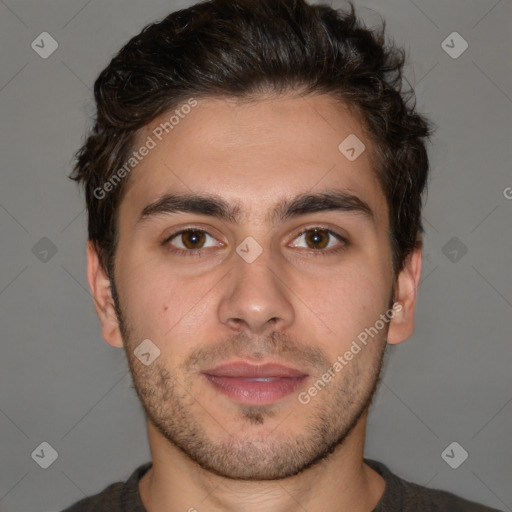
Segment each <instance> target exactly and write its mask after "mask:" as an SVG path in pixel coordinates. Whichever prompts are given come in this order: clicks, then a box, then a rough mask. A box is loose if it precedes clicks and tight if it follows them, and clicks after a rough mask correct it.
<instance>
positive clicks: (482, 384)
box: [0, 0, 512, 512]
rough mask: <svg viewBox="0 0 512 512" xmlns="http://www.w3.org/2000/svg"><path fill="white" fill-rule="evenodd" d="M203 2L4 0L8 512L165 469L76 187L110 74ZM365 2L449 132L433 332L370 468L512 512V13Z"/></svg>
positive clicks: (443, 155) (1, 404)
mask: <svg viewBox="0 0 512 512" xmlns="http://www.w3.org/2000/svg"><path fill="white" fill-rule="evenodd" d="M188 4H189V2H186V3H185V2H184V3H182V4H180V3H178V2H171V1H164V0H150V1H149V0H144V1H135V0H130V1H127V0H108V1H102V2H100V1H99V0H89V1H87V0H65V1H64V0H44V1H43V0H0V23H1V28H0V39H1V48H2V51H1V56H0V58H1V62H0V64H1V70H2V73H1V75H0V109H1V115H2V119H3V123H2V128H1V130H2V131H1V138H0V145H1V155H2V158H1V160H0V165H1V173H2V180H3V181H2V187H1V190H0V221H1V237H2V244H1V269H0V270H1V273H0V300H1V310H0V326H1V329H2V339H1V349H2V354H1V358H0V366H1V367H0V390H1V396H0V435H1V438H0V510H1V511H2V512H35V511H38V512H41V511H58V510H61V509H62V508H64V507H65V506H67V505H69V504H71V503H73V502H74V501H76V500H78V499H80V498H82V497H84V496H85V495H90V494H93V493H96V492H99V491H100V490H102V489H103V488H104V487H106V486H107V485H108V484H110V483H112V482H114V481H119V480H125V479H126V478H127V477H128V476H129V475H130V474H131V472H132V471H133V470H134V469H135V467H136V466H137V465H139V464H141V463H143V462H146V461H148V460H150V454H149V448H148V443H147V439H146V430H145V422H144V416H143V413H142V408H141V406H140V405H139V403H138V400H137V398H136V395H135V392H134V390H133V388H132V387H131V377H130V375H129V373H128V367H127V364H126V361H125V357H124V353H123V351H122V350H121V349H114V348H111V347H110V346H108V345H107V344H106V343H105V342H104V341H103V340H102V337H101V333H100V329H99V326H98V322H97V319H96V315H95V311H94V308H93V303H92V300H91V297H90V295H89V291H88V287H87V281H86V275H85V268H86V258H85V249H84V245H85V239H86V217H85V213H84V202H83V197H82V196H81V195H80V193H79V191H78V189H77V187H76V185H75V184H74V183H73V182H71V181H69V180H68V179H67V178H66V175H67V174H68V173H69V172H70V168H71V163H72V155H73V153H74V151H75V150H76V149H77V148H78V147H79V145H80V143H81V141H82V137H83V135H84V133H85V131H86V130H87V129H88V128H89V126H90V121H89V116H90V115H91V114H92V112H93V104H92V93H91V88H92V84H93V82H94V79H95V77H96V76H97V74H98V73H99V72H100V71H101V69H103V67H104V66H105V65H106V64H107V63H108V62H109V60H110V58H111V56H112V55H113V53H114V52H115V51H117V50H118V49H119V48H120V47H121V45H122V44H124V43H125V42H126V41H127V40H128V39H129V38H130V37H131V36H133V35H135V34H136V33H138V32H139V31H140V30H141V29H142V27H143V26H144V25H145V24H147V23H149V22H151V21H154V20H157V19H160V18H161V17H163V16H164V15H166V14H167V13H168V12H170V11H171V10H175V9H176V8H178V7H179V6H183V5H188ZM356 6H358V8H359V12H360V14H361V15H362V16H363V17H364V18H365V20H367V22H368V23H369V24H370V25H371V24H373V23H376V22H378V18H379V16H378V15H377V14H376V12H378V13H380V15H382V17H383V18H384V19H386V21H387V27H388V33H389V34H390V35H392V36H393V38H394V39H395V40H396V42H398V43H399V44H402V45H404V46H405V48H406V49H407V51H408V54H409V58H410V60H409V62H410V65H409V66H408V68H407V76H408V77H409V80H410V82H411V84H412V85H413V86H415V89H416V93H417V99H418V106H419V108H420V110H422V111H424V112H425V113H427V114H428V115H430V117H431V118H432V119H433V120H434V122H435V123H436V124H437V126H438V131H437V133H436V136H435V137H434V139H433V149H432V151H431V160H432V177H431V181H430V187H429V195H428V202H427V206H426V210H425V224H426V230H427V232H426V237H425V255H424V270H423V277H422V282H421V285H420V292H419V304H418V312H417V317H416V318H417V324H416V331H415V334H414V335H413V336H412V338H411V339H410V340H408V341H407V342H405V343H403V344H402V345H399V346H397V347H393V348H391V349H390V350H389V356H388V359H387V364H386V367H385V371H384V374H383V381H382V384H381V387H380V390H379V392H378V393H377V395H376V398H375V401H374V405H373V407H372V412H371V416H370V422H369V428H368V442H367V449H366V456H367V457H370V458H375V459H378V460H381V461H383V462H385V463H386V464H387V465H388V466H389V467H390V468H391V470H393V471H394V472H396V473H397V474H399V475H400V476H402V477H405V478H407V479H409V480H412V481H415V482H418V483H420V484H422V485H427V486H429V487H433V488H443V489H448V490H451V491H452V492H455V493H457V494H460V495H463V496H465V497H467V498H468V499H472V500H477V501H480V502H482V503H484V504H487V505H490V506H493V507H496V508H498V509H501V510H508V511H510V510H512V463H511V460H512V457H511V456H512V443H511V442H510V433H511V427H512V421H511V417H512V388H511V377H510V375H511V372H510V366H511V359H512V357H511V355H512V354H511V343H510V342H511V332H512V329H511V326H512V322H511V318H512V315H511V308H512V282H511V281H512V273H511V272H510V267H511V266H510V263H511V258H510V251H511V241H512V237H511V228H510V226H511V222H510V220H511V218H512V217H511V210H512V200H511V199H507V197H506V195H507V190H508V191H510V189H507V187H512V176H511V172H510V167H511V165H510V164H511V149H510V147H511V131H512V130H511V120H512V99H511V98H512V73H511V60H512V59H511V49H512V30H511V21H512V4H511V2H510V1H509V0H501V1H497V0H492V1H487V0H479V1H474V0H473V1H467V0H458V1H454V0H451V1H446V0H437V1H434V0H428V1H427V0H423V1H421V0H415V1H414V2H413V1H409V0H373V1H360V2H358V1H356ZM44 31H46V32H49V33H50V34H51V35H52V37H53V38H54V39H55V40H56V41H57V42H58V45H59V46H58V49H57V50H56V51H55V52H54V53H53V54H52V55H51V56H50V57H48V58H47V59H43V58H41V57H40V56H39V54H38V53H36V52H35V51H34V50H33V49H32V48H31V43H32V41H34V40H36V38H37V37H38V36H39V34H41V33H42V32H44ZM453 31H457V32H458V33H460V34H461V35H462V37H463V38H464V39H465V40H466V41H467V42H468V44H469V47H468V49H467V50H466V51H465V52H464V53H463V54H462V55H460V56H459V57H458V58H456V59H454V58H452V57H450V56H449V55H448V54H447V53H446V52H445V51H444V49H443V48H442V46H441V43H442V41H444V40H445V39H446V38H447V36H448V35H449V34H451V33H452V32H453ZM448 44H449V45H450V46H454V48H455V50H457V49H458V48H460V46H458V45H459V43H458V42H455V41H454V42H453V43H452V42H450V40H448ZM46 48H48V46H46ZM511 195H512V191H511V193H510V194H508V196H509V197H510V196H511ZM43 237H46V238H47V239H49V240H50V241H51V244H53V245H54V246H55V247H54V248H53V246H52V245H51V244H50V243H49V242H48V240H43V241H40V240H41V239H42V238H43ZM453 237H456V239H455V240H452V238H453ZM464 248H466V249H467V253H466V254H464V251H465V249H464ZM52 249H53V251H55V249H56V253H55V254H53V253H52ZM45 250H46V251H47V252H46V253H45V252H44V251H45ZM454 251H455V252H454ZM461 255H462V257H461ZM453 441H456V442H457V443H459V444H460V445H461V446H462V447H463V448H464V449H465V450H466V451H467V452H468V454H469V457H468V459H467V460H466V461H465V462H464V463H463V464H462V465H460V467H458V468H457V469H452V468H451V467H450V466H449V465H448V464H447V463H446V462H445V460H443V458H442V456H441V454H442V452H443V451H444V450H445V448H446V447H447V446H448V445H449V444H450V443H452V442H453ZM42 442H47V443H49V444H50V445H51V446H52V447H53V448H54V449H55V450H56V452H57V453H58V458H57V459H56V460H55V462H53V464H52V465H51V466H50V467H48V468H47V469H42V468H41V467H40V466H39V465H38V464H37V463H36V458H35V457H34V458H33V457H32V456H31V454H32V453H33V452H34V450H36V448H38V447H39V445H40V444H41V443H42ZM453 453H454V456H453V459H455V460H456V459H457V458H458V457H460V453H461V452H460V449H459V448H456V450H455V451H454V452H453ZM49 456H50V455H49V451H48V449H46V453H45V455H44V457H49ZM201 505H202V508H201V509H200V510H207V509H208V502H207V501H205V502H203V503H200V504H199V505H198V506H201ZM311 512H313V511H311Z"/></svg>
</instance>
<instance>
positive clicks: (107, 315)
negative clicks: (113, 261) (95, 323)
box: [87, 240, 123, 348]
mask: <svg viewBox="0 0 512 512" xmlns="http://www.w3.org/2000/svg"><path fill="white" fill-rule="evenodd" d="M87 281H88V282H89V287H90V289H91V293H92V296H93V299H94V307H95V308H96V313H97V315H98V319H99V321H100V325H101V331H102V334H103V338H104V339H105V341H106V342H107V343H108V344H109V345H112V346H113V347H117V348H121V347H122V346H123V340H122V336H121V330H120V328H119V321H118V319H117V315H116V310H115V305H114V299H113V297H112V289H111V285H110V279H109V278H108V276H107V275H106V273H105V270H104V269H103V267H102V265H101V263H100V260H99V257H98V253H97V251H96V248H95V247H94V244H93V243H92V241H91V240H88V241H87Z"/></svg>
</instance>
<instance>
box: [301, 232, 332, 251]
mask: <svg viewBox="0 0 512 512" xmlns="http://www.w3.org/2000/svg"><path fill="white" fill-rule="evenodd" d="M329 236H330V235H328V234H327V231H325V230H320V229H310V230H309V231H307V232H306V236H305V240H306V243H307V244H308V246H309V248H310V249H325V247H326V245H327V244H328V243H329Z"/></svg>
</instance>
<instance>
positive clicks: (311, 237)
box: [292, 228, 347, 253]
mask: <svg viewBox="0 0 512 512" xmlns="http://www.w3.org/2000/svg"><path fill="white" fill-rule="evenodd" d="M304 244H305V246H304ZM346 245H347V241H346V240H345V239H344V238H343V237H342V236H341V235H338V233H335V232H334V231H331V230H330V229H325V228H310V229H305V230H304V231H302V233H300V234H299V235H298V236H297V237H296V238H295V240H294V242H293V243H292V247H302V248H304V249H311V250H313V251H319V252H320V251H323V253H326V252H327V251H326V250H324V249H327V250H328V249H332V251H330V252H334V251H335V250H336V246H339V247H338V248H341V249H342V248H344V247H345V246H346Z"/></svg>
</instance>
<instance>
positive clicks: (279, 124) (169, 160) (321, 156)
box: [120, 95, 386, 222]
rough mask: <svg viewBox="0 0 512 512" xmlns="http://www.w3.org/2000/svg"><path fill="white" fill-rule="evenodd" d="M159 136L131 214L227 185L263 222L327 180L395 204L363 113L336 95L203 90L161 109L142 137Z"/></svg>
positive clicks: (124, 209) (127, 206) (131, 192)
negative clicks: (190, 102) (379, 172)
mask: <svg viewBox="0 0 512 512" xmlns="http://www.w3.org/2000/svg"><path fill="white" fill-rule="evenodd" d="M176 110H178V112H176ZM177 114H178V115H177ZM150 139H151V140H152V141H153V143H152V144H151V146H153V147H152V149H151V150H150V151H149V152H147V154H146V156H144V157H143V158H142V159H141V161H140V163H138V165H137V167H136V169H135V170H134V171H133V172H132V174H131V175H130V179H129V182H128V183H127V189H126V192H125V194H124V198H123V200H122V202H121V207H120V210H121V211H120V214H121V216H123V215H131V214H133V215H136V214H138V213H140V211H142V210H143V209H144V207H145V206H146V205H147V204H150V203H152V202H154V201H155V200H157V199H158V198H159V197H160V196H162V195H163V194H165V193H170V192H178V193H186V194H194V193H196V194H208V193H211V194H215V195H217V196H219V195H222V197H223V198H224V199H225V200H226V201H228V202H230V203H231V204H233V205H237V206H238V208H237V209H238V211H239V213H240V218H242V217H244V216H245V218H247V219H248V218H250V217H252V218H254V219H260V220H261V222H263V221H264V219H268V215H267V210H270V209H271V208H273V207H274V206H275V204H276V203H277V202H279V200H282V199H284V198H286V197H291V196H295V195H297V194H303V193H306V192H316V191H321V190H325V189H330V190H332V189H339V190H343V191H348V192H350V193H352V194H355V195H357V196H358V197H361V199H363V200H364V201H365V202H367V203H369V204H371V205H372V209H376V210H377V211H378V210H379V209H382V208H384V209H385V208H386V204H385V199H384V197H383V194H382V191H381V188H380V186H379V184H378V181H377V179H376V175H375V173H374V172H373V170H372V162H371V152H372V151H373V144H372V142H371V141H370V140H369V138H368V137H367V135H366V134H365V132H364V130H363V126H362V124H361V123H360V121H359V120H358V118H357V117H356V116H355V115H354V114H353V113H351V112H350V111H349V110H348V109H347V108H346V107H344V106H343V105H342V104H340V103H339V102H337V101H335V100H334V99H333V98H332V97H330V96H326V95H321V96H320V95H318V96H305V97H274V98H266V99H261V100H257V101H251V102H242V101H239V100H236V99H233V98H208V99H197V104H196V106H194V107H193V108H186V109H183V110H180V106H178V107H176V109H173V110H172V111H170V112H166V113H165V114H163V115H161V116H159V117H158V118H157V119H155V120H154V121H153V122H152V123H151V124H149V125H148V126H147V127H145V128H144V129H143V130H141V132H140V134H139V137H138V142H137V144H136V145H135V147H136V148H138V147H139V145H142V144H144V143H145V141H148V140H150ZM344 141H346V142H344ZM340 144H341V146H340ZM363 145H364V146H363ZM352 148H354V151H352ZM363 148H364V149H363ZM347 149H348V150H349V151H348V152H347ZM359 153H360V154H359ZM354 154H355V155H356V156H357V155H358V156H357V158H355V159H353V156H354ZM347 156H349V157H351V158H348V157H347Z"/></svg>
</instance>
